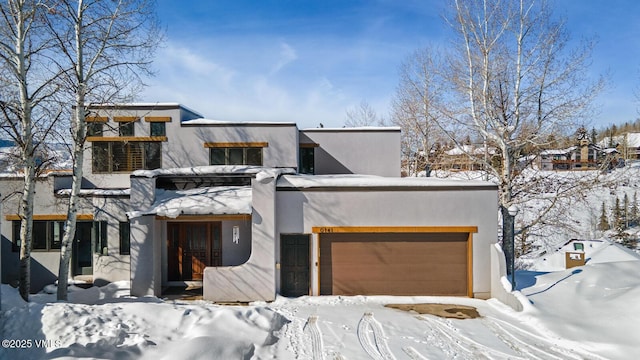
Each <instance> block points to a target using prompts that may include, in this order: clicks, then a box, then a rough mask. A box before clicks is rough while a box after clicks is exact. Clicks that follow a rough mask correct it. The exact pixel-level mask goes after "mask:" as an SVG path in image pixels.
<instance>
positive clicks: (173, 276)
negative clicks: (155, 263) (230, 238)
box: [167, 222, 222, 281]
mask: <svg viewBox="0 0 640 360" xmlns="http://www.w3.org/2000/svg"><path fill="white" fill-rule="evenodd" d="M167 232H168V239H167V240H168V249H167V255H168V256H167V259H168V262H169V263H168V270H169V280H171V281H180V280H202V275H203V273H204V268H205V267H207V266H220V265H221V264H222V240H221V224H220V223H219V222H214V223H204V222H193V223H168V224H167Z"/></svg>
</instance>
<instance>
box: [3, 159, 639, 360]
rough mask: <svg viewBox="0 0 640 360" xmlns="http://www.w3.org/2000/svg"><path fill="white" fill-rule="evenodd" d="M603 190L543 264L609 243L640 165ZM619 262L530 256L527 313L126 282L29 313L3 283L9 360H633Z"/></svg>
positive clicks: (521, 279)
mask: <svg viewBox="0 0 640 360" xmlns="http://www.w3.org/2000/svg"><path fill="white" fill-rule="evenodd" d="M466 175H468V174H466ZM544 175H545V176H547V178H548V179H551V178H554V177H564V178H567V177H570V176H576V175H579V176H580V177H585V176H591V175H594V174H592V173H589V172H582V173H579V174H571V173H549V174H544ZM543 180H544V179H543ZM541 181H542V180H541ZM598 182H599V185H597V186H594V187H593V188H591V189H590V190H589V191H585V192H583V193H582V195H580V196H578V197H575V198H573V199H571V201H569V202H568V203H567V204H566V206H565V207H564V208H563V209H562V212H561V215H562V217H564V218H565V219H566V221H564V222H562V223H560V225H562V226H553V225H549V226H548V227H547V228H546V229H545V232H541V233H538V234H537V236H538V237H540V238H541V239H543V240H544V242H540V243H538V244H537V245H538V246H540V248H541V249H544V250H546V251H547V253H546V256H553V255H552V251H554V250H557V249H558V246H559V245H562V244H563V243H565V242H566V241H567V240H569V239H570V238H572V237H576V238H586V239H598V238H607V237H609V236H610V235H611V234H608V233H602V232H599V231H597V229H596V225H597V222H598V219H599V215H600V210H601V207H602V203H603V202H605V204H606V207H607V208H610V207H611V206H612V204H613V203H614V201H615V198H616V197H618V198H620V199H622V197H623V196H624V194H625V193H626V194H627V196H628V197H629V198H630V199H632V198H633V194H634V193H635V192H636V191H637V190H639V189H640V167H634V166H632V167H629V168H625V169H619V170H616V171H614V172H612V173H610V174H604V175H602V174H601V175H598ZM537 201H543V200H540V199H531V200H530V201H529V203H528V204H524V205H523V206H522V212H523V213H522V214H520V215H519V216H530V215H528V214H527V212H529V213H531V214H535V212H536V202H537ZM607 246H609V245H607ZM615 253H616V254H625V252H620V251H616V252H615ZM626 253H627V255H628V252H626ZM611 254H612V252H611V251H609V250H608V249H607V251H594V252H593V253H592V254H591V253H590V254H589V257H590V258H591V259H592V260H593V258H594V257H597V256H601V258H600V259H595V260H593V261H589V262H587V265H585V266H582V267H578V268H573V269H568V270H561V269H560V268H559V267H558V266H550V265H549V264H548V263H547V264H544V266H543V265H541V264H540V263H539V262H536V261H535V260H537V259H531V261H530V262H529V263H528V264H529V266H530V267H529V269H528V270H527V271H519V272H518V274H517V275H518V276H517V284H518V285H517V287H518V290H519V291H520V292H521V294H522V296H521V299H522V302H523V307H524V310H523V311H522V312H516V311H514V310H512V309H511V308H509V307H507V306H506V305H504V304H502V303H500V302H499V301H497V300H495V299H490V300H487V301H484V300H479V299H467V298H451V297H364V296H357V297H338V296H330V297H326V296H325V297H302V298H298V299H287V298H278V299H277V300H276V301H275V302H271V303H260V302H259V303H253V304H250V305H248V306H222V305H216V304H212V303H208V302H205V301H171V300H164V299H158V298H155V297H144V298H133V297H130V296H128V294H129V292H128V283H126V282H119V283H114V284H110V285H108V286H105V287H102V288H97V287H94V288H90V289H86V290H83V289H79V288H75V287H72V289H73V291H72V292H71V293H70V301H69V302H68V303H60V302H56V301H55V295H52V294H37V295H34V296H32V299H31V302H30V303H28V304H27V303H25V302H23V301H22V300H21V299H20V297H19V295H18V293H17V290H16V289H13V288H11V287H9V286H7V285H2V286H1V291H2V311H1V312H0V340H3V342H2V346H0V359H11V360H13V359H39V358H45V359H53V358H56V359H61V358H68V359H75V358H98V359H154V360H156V359H314V360H317V359H327V360H328V359H376V360H377V359H483V358H484V359H634V358H637V356H638V354H640V351H639V350H638V349H639V348H640V347H639V346H640V345H639V344H640V301H638V299H640V276H638V274H640V261H638V260H631V261H629V257H628V256H624V257H621V256H611ZM605 255H606V258H605ZM551 270H553V271H551ZM47 290H48V291H49V293H54V292H55V291H54V289H53V288H49V289H47ZM398 303H414V304H419V303H444V304H454V305H466V306H472V307H475V308H476V309H477V310H478V312H479V314H480V317H478V318H475V319H464V320H460V319H451V318H441V317H437V316H434V315H429V314H418V313H412V312H406V311H401V310H396V309H391V308H387V307H385V306H384V305H385V304H398Z"/></svg>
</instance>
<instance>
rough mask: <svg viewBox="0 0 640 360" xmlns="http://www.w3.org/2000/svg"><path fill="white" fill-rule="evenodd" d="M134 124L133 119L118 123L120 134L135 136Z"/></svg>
mask: <svg viewBox="0 0 640 360" xmlns="http://www.w3.org/2000/svg"><path fill="white" fill-rule="evenodd" d="M134 125H135V122H133V121H127V122H121V123H119V125H118V133H119V134H120V136H135V131H134V130H133V129H134Z"/></svg>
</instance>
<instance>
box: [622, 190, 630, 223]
mask: <svg viewBox="0 0 640 360" xmlns="http://www.w3.org/2000/svg"><path fill="white" fill-rule="evenodd" d="M622 217H623V223H624V229H625V230H626V229H628V228H629V196H627V193H625V194H624V205H623V207H622Z"/></svg>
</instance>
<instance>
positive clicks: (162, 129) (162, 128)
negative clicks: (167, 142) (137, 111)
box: [149, 122, 167, 136]
mask: <svg viewBox="0 0 640 360" xmlns="http://www.w3.org/2000/svg"><path fill="white" fill-rule="evenodd" d="M149 133H150V134H151V136H166V135H167V128H166V125H165V123H163V122H152V123H150V129H149Z"/></svg>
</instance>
